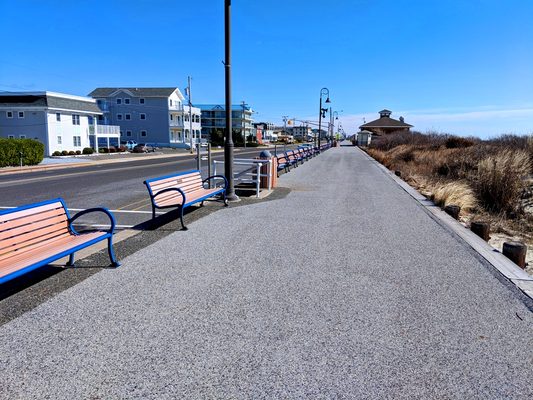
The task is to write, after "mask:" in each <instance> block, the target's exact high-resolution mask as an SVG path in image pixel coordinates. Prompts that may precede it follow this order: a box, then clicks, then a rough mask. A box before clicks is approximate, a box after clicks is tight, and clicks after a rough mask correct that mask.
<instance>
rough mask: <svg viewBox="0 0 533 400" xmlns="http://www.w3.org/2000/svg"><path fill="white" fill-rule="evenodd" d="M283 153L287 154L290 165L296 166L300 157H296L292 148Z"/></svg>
mask: <svg viewBox="0 0 533 400" xmlns="http://www.w3.org/2000/svg"><path fill="white" fill-rule="evenodd" d="M285 155H286V156H287V160H288V161H289V163H290V164H291V165H294V166H296V167H297V166H298V163H299V162H300V158H299V157H298V154H297V153H296V152H294V151H293V150H289V151H286V152H285Z"/></svg>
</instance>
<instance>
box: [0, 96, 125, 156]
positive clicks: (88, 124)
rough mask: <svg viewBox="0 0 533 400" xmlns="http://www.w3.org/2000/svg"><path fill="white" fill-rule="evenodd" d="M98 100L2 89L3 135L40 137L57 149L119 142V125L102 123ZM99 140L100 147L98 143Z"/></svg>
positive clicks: (49, 147) (50, 149)
mask: <svg viewBox="0 0 533 400" xmlns="http://www.w3.org/2000/svg"><path fill="white" fill-rule="evenodd" d="M101 116H102V111H101V110H100V108H98V105H97V103H96V100H94V99H91V98H89V97H82V96H73V95H69V94H64V93H55V92H1V93H0V137H4V138H28V139H36V140H39V141H40V142H42V143H44V147H45V156H46V157H48V156H50V155H51V154H52V153H53V152H55V151H63V150H67V151H77V150H80V151H82V150H83V149H84V148H85V147H93V148H95V147H110V146H118V145H119V127H118V126H100V125H99V124H98V119H99V118H100V117H101ZM96 143H98V146H96Z"/></svg>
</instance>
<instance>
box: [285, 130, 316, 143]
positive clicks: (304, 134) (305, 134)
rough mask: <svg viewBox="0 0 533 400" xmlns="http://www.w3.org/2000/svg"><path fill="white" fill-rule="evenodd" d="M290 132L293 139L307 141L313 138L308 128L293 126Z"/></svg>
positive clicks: (311, 131)
mask: <svg viewBox="0 0 533 400" xmlns="http://www.w3.org/2000/svg"><path fill="white" fill-rule="evenodd" d="M290 132H291V134H292V136H294V138H295V139H299V140H304V141H307V140H310V139H312V138H313V130H312V129H311V127H310V126H293V127H292V128H291V129H290Z"/></svg>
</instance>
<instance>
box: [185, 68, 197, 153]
mask: <svg viewBox="0 0 533 400" xmlns="http://www.w3.org/2000/svg"><path fill="white" fill-rule="evenodd" d="M187 83H188V86H187V97H188V99H189V135H190V138H191V140H190V142H191V154H192V153H193V152H194V149H193V134H192V100H191V77H190V76H189V77H187ZM197 156H198V157H200V153H199V152H198V154H197Z"/></svg>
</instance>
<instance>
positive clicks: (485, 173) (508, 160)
mask: <svg viewBox="0 0 533 400" xmlns="http://www.w3.org/2000/svg"><path fill="white" fill-rule="evenodd" d="M530 172H531V161H530V157H529V154H528V153H527V152H526V151H524V150H510V149H505V150H501V151H500V152H499V153H497V154H494V155H490V156H488V157H486V158H484V159H483V160H481V161H480V162H479V163H478V168H477V173H476V174H475V176H474V177H473V179H472V180H473V186H474V188H475V190H476V193H477V195H478V197H479V200H480V202H481V203H482V204H483V205H484V206H485V208H486V209H487V210H489V211H495V212H500V211H502V212H506V213H520V212H522V210H521V198H522V193H523V192H524V190H525V189H526V180H527V178H528V176H529V174H530Z"/></svg>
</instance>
